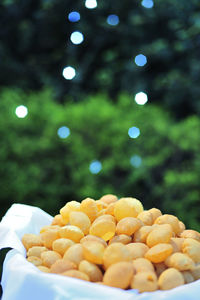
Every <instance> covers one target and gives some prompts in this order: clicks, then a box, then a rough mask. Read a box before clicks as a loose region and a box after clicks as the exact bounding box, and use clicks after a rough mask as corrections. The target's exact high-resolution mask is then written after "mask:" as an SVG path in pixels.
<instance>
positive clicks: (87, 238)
mask: <svg viewBox="0 0 200 300" xmlns="http://www.w3.org/2000/svg"><path fill="white" fill-rule="evenodd" d="M90 241H92V242H98V243H100V244H102V245H103V246H104V247H107V243H106V242H105V241H104V240H103V239H102V238H100V237H98V236H95V235H91V234H88V235H86V236H84V237H83V238H82V239H81V240H80V243H81V244H83V243H85V242H90Z"/></svg>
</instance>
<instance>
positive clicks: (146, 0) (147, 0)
mask: <svg viewBox="0 0 200 300" xmlns="http://www.w3.org/2000/svg"><path fill="white" fill-rule="evenodd" d="M141 4H142V6H144V7H145V8H152V7H153V6H154V3H153V0H142V3H141Z"/></svg>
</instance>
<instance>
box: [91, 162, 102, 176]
mask: <svg viewBox="0 0 200 300" xmlns="http://www.w3.org/2000/svg"><path fill="white" fill-rule="evenodd" d="M101 169H102V164H101V162H100V161H98V160H93V161H92V162H91V164H90V166H89V170H90V172H91V173H92V174H98V173H99V172H100V171H101Z"/></svg>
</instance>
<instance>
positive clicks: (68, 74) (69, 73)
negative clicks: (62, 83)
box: [62, 66, 76, 80]
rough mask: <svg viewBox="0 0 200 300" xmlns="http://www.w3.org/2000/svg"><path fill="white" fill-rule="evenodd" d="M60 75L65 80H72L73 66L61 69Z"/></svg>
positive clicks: (73, 75) (74, 73)
mask: <svg viewBox="0 0 200 300" xmlns="http://www.w3.org/2000/svg"><path fill="white" fill-rule="evenodd" d="M62 75H63V77H64V78H65V79H67V80H72V79H73V78H74V77H75V76H76V71H75V69H74V68H73V67H70V66H68V67H65V68H64V69H63V72H62Z"/></svg>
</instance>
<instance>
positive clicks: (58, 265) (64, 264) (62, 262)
mask: <svg viewBox="0 0 200 300" xmlns="http://www.w3.org/2000/svg"><path fill="white" fill-rule="evenodd" d="M75 269H77V266H76V265H75V263H73V262H72V261H70V260H67V259H58V260H57V261H56V262H55V263H53V265H51V267H50V272H51V273H56V274H61V273H63V272H65V271H68V270H75Z"/></svg>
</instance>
